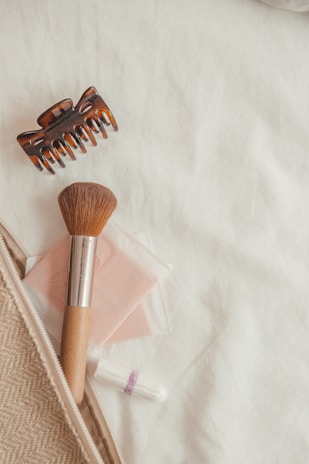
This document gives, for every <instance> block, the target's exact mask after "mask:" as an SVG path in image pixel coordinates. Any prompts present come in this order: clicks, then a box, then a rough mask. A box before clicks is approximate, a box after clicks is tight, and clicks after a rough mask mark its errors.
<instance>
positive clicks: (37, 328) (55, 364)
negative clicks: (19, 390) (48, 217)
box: [0, 234, 124, 464]
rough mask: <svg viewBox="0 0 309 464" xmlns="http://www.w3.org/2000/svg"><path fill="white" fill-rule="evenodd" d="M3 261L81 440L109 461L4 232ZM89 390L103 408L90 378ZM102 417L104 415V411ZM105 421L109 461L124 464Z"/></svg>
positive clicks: (94, 457)
mask: <svg viewBox="0 0 309 464" xmlns="http://www.w3.org/2000/svg"><path fill="white" fill-rule="evenodd" d="M0 264H2V266H3V268H4V270H5V271H6V274H5V278H6V280H8V281H9V283H10V287H11V290H13V292H14V297H15V299H16V302H17V304H18V307H19V309H20V310H21V312H22V314H23V317H24V320H25V323H26V325H27V326H28V330H29V332H30V334H31V336H32V338H33V339H34V341H35V343H36V345H37V348H38V351H39V353H40V356H41V359H42V361H43V363H44V365H45V368H46V370H47V373H48V375H49V377H50V380H51V381H52V382H53V383H54V385H55V386H56V391H57V395H58V397H59V399H60V401H61V403H62V404H64V406H65V409H66V411H67V414H68V416H69V419H70V421H71V424H72V425H73V428H74V429H75V431H76V434H77V436H78V437H79V440H80V442H81V444H82V446H83V448H84V451H85V454H86V455H87V457H88V458H89V459H90V461H91V464H109V462H108V461H106V460H102V457H101V455H100V453H99V451H98V449H97V448H96V446H95V443H94V441H93V439H92V437H91V435H90V433H89V430H88V428H87V426H86V424H85V422H84V421H83V419H82V416H81V414H80V411H79V409H78V407H77V405H76V404H75V402H74V399H73V397H72V395H71V392H70V390H69V387H68V384H67V382H66V380H65V377H64V374H63V372H62V368H61V365H60V362H59V360H58V357H57V355H56V352H55V350H54V347H53V345H52V343H51V341H50V338H49V336H48V333H47V331H46V329H45V327H44V325H43V322H42V321H41V319H40V317H39V315H38V314H37V311H36V309H35V307H34V306H33V304H32V302H31V300H30V299H29V297H28V295H27V293H26V292H25V290H24V287H23V284H22V281H21V279H20V277H19V274H18V271H17V268H16V266H15V264H14V261H13V260H12V257H11V255H10V253H9V251H8V248H7V246H6V242H5V240H4V238H3V236H2V234H0ZM87 390H88V398H89V404H88V408H89V410H90V412H91V409H92V408H93V406H90V401H92V402H94V404H95V407H98V408H99V405H98V403H97V399H96V398H95V394H94V392H93V391H92V389H91V387H90V386H89V382H88V388H87ZM86 395H87V392H86ZM98 411H99V409H98ZM95 414H97V412H95ZM102 417H103V419H104V416H103V414H102ZM104 423H105V425H106V428H105V431H106V433H107V434H108V435H109V436H107V437H104V439H103V442H104V444H105V446H106V448H107V449H108V450H110V451H109V452H110V453H111V452H112V451H114V452H113V453H112V455H113V458H112V460H111V459H109V461H110V462H115V464H116V463H117V464H118V463H119V464H124V461H123V460H122V459H121V458H120V457H119V459H118V461H115V459H114V457H115V456H117V457H118V456H120V455H119V451H118V449H117V448H116V446H115V444H114V443H113V438H112V434H111V432H110V430H109V428H108V426H107V424H106V421H105V420H104ZM103 432H104V429H103ZM109 438H110V439H109ZM110 440H111V441H112V444H113V445H114V446H113V447H111V444H110ZM107 454H108V453H107Z"/></svg>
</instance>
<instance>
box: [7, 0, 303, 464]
mask: <svg viewBox="0 0 309 464" xmlns="http://www.w3.org/2000/svg"><path fill="white" fill-rule="evenodd" d="M0 21H1V28H0V34H1V42H0V50H1V55H0V56H1V72H0V84H1V85H0V102H1V108H0V111H1V138H0V156H1V174H0V176H1V177H0V194H1V195H0V197H1V213H0V215H1V220H2V221H3V222H4V223H5V224H6V225H7V227H8V228H9V229H10V230H11V231H12V232H13V234H14V235H15V236H16V237H17V239H18V240H19V241H20V242H21V243H22V244H23V245H24V247H25V248H26V249H27V251H28V252H29V254H39V253H42V252H45V251H47V250H48V249H49V248H50V247H51V246H52V245H54V244H55V243H56V241H57V240H58V239H59V238H60V237H61V236H62V234H63V233H64V231H65V228H64V224H63V221H62V217H61V216H60V214H59V208H58V205H57V200H56V197H57V195H58V193H59V191H60V190H62V188H63V187H64V186H66V185H67V184H69V183H71V182H74V181H80V180H85V181H95V182H100V183H103V184H105V185H107V186H109V187H110V188H111V189H112V190H113V191H114V192H115V194H116V196H117V197H118V201H119V206H118V210H117V212H116V213H115V219H116V220H117V222H118V223H119V224H120V225H121V226H122V227H124V228H126V229H127V230H128V231H131V232H136V231H138V230H148V231H149V232H150V234H151V237H152V242H153V247H154V250H155V251H156V253H157V254H158V255H159V256H161V258H162V259H164V260H165V261H166V262H167V263H170V264H171V265H172V266H173V270H172V272H171V274H170V275H169V277H168V278H167V279H165V281H164V282H163V291H164V295H165V302H166V306H167V308H168V313H169V318H170V326H171V331H170V333H168V334H165V335H162V336H155V337H148V338H141V339H136V340H131V341H127V342H125V343H122V344H118V345H114V346H111V347H106V352H105V355H106V357H108V358H109V359H111V360H113V361H117V362H121V363H123V364H126V365H127V364H128V365H134V366H137V367H138V369H139V370H141V371H142V372H144V373H146V374H149V375H152V376H154V377H155V378H156V379H158V380H160V381H161V382H162V383H163V384H164V385H165V386H166V388H167V389H168V392H169V396H168V399H167V401H166V402H165V403H163V404H160V403H155V402H151V401H147V400H143V399H141V398H138V397H135V398H134V397H129V396H127V395H124V394H122V393H119V392H117V391H115V390H113V389H112V388H109V387H105V386H102V385H96V388H97V390H98V394H99V396H100V401H101V404H102V407H103V409H104V411H105V413H106V415H107V418H108V420H109V422H110V425H111V427H112V430H113V433H114V435H115V439H116V441H117V443H118V445H119V447H120V449H121V451H122V453H123V455H124V457H125V459H126V462H127V464H142V463H147V464H158V463H167V464H176V463H177V464H180V463H189V462H190V463H198V464H204V463H211V464H241V463H244V464H245V463H246V464H248V463H250V464H268V463H269V464H275V463H280V464H291V463H293V464H307V463H308V461H309V420H308V417H309V415H308V404H309V370H308V363H309V338H308V330H309V309H308V305H309V287H308V272H309V270H308V268H309V240H308V233H309V214H308V211H309V154H308V146H309V135H308V119H309V92H308V72H309V16H308V15H307V14H298V13H292V12H288V11H283V10H279V9H275V8H271V7H269V6H267V5H265V4H263V3H261V2H258V1H255V0H220V1H213V0H193V1H191V2H188V1H186V2H185V1H182V0H178V1H176V0H167V1H159V0H157V1H155V0H148V1H143V0H133V1H132V2H127V1H124V0H119V1H111V0H104V1H103V0H101V1H99V0H89V1H87V2H81V1H73V0H72V1H70V0H47V1H40V0H28V1H27V2H22V1H17V0H12V1H10V2H7V1H1V2H0ZM90 85H94V86H95V87H96V88H97V89H98V91H99V93H100V94H101V95H102V96H103V98H104V99H105V100H106V102H107V103H108V105H109V106H110V108H111V109H112V111H113V113H114V115H115V117H116V119H117V121H118V124H119V132H118V133H113V132H112V131H109V138H108V140H106V141H103V140H100V141H99V146H98V148H96V149H95V148H91V147H90V148H89V150H88V153H87V154H86V155H82V154H78V155H77V158H78V159H77V160H76V161H75V162H70V161H68V162H67V163H66V165H67V167H66V169H61V168H57V169H56V175H55V176H51V175H49V174H48V173H47V172H43V173H39V172H37V171H36V170H35V169H34V167H33V166H32V165H31V163H30V162H29V160H28V159H27V157H26V155H25V154H24V153H23V151H22V150H21V148H20V147H19V146H18V144H17V142H16V136H17V134H18V133H20V132H22V131H26V130H31V129H36V128H37V126H36V118H37V116H38V115H39V114H40V113H41V112H42V111H44V110H45V109H46V108H48V107H49V106H51V105H52V104H54V103H56V102H57V101H60V100H61V99H64V98H66V97H70V98H72V99H73V101H74V102H76V101H77V100H78V99H79V97H80V96H81V94H82V92H83V91H84V90H85V89H86V88H87V87H89V86H90Z"/></svg>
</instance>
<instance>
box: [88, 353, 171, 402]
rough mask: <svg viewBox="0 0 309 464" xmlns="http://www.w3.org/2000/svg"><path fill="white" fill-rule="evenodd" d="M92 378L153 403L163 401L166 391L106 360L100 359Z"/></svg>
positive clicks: (134, 371)
mask: <svg viewBox="0 0 309 464" xmlns="http://www.w3.org/2000/svg"><path fill="white" fill-rule="evenodd" d="M94 378H95V379H97V380H101V381H103V382H105V383H108V384H109V385H111V386H113V387H115V388H117V390H120V391H122V392H124V393H126V394H128V395H139V396H143V397H144V398H148V399H151V400H155V401H162V402H163V401H165V400H166V398H167V391H166V389H165V388H164V387H163V386H162V385H160V384H158V383H156V382H154V381H153V380H152V379H150V378H148V377H147V376H145V375H143V374H139V373H138V372H137V371H136V370H132V369H128V368H126V367H123V366H120V365H119V364H115V363H113V362H111V361H108V360H106V359H100V360H99V362H98V364H97V367H96V370H95V372H94Z"/></svg>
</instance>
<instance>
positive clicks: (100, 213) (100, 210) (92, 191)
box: [58, 182, 117, 237]
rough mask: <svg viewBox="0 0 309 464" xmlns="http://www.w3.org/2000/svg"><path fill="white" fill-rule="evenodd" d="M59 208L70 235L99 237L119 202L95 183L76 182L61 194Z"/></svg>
mask: <svg viewBox="0 0 309 464" xmlns="http://www.w3.org/2000/svg"><path fill="white" fill-rule="evenodd" d="M58 201H59V206H60V209H61V212H62V216H63V219H64V222H65V224H66V226H67V229H68V231H69V233H70V235H86V236H92V237H97V236H98V235H99V234H100V233H101V231H102V229H103V227H104V226H105V224H106V222H107V221H108V219H109V217H110V216H111V214H112V212H113V211H114V209H115V207H116V205H117V200H116V197H115V195H114V194H113V192H112V191H111V190H109V189H108V188H107V187H104V186H103V185H100V184H95V183H93V182H75V183H74V184H71V185H69V186H68V187H66V188H65V189H64V190H62V192H61V193H60V194H59V197H58Z"/></svg>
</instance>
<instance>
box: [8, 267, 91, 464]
mask: <svg viewBox="0 0 309 464" xmlns="http://www.w3.org/2000/svg"><path fill="white" fill-rule="evenodd" d="M0 462H1V463H4V464H11V463H12V464H15V463H25V464H26V463H31V464H32V463H33V464H36V463H37V464H44V463H48V464H52V463H57V464H58V463H65V464H71V463H72V464H79V463H86V462H87V463H89V462H90V461H89V460H88V458H87V456H86V455H85V452H84V451H83V450H82V446H81V444H80V442H79V439H78V437H77V436H76V434H75V433H74V429H73V427H71V425H70V423H69V421H68V418H67V416H66V412H65V410H64V408H63V405H61V402H60V400H59V398H58V395H57V393H56V391H55V387H54V386H53V385H52V382H51V380H50V379H49V378H48V374H47V372H46V369H45V367H44V365H43V362H42V360H41V357H40V354H39V353H38V350H37V347H36V345H35V343H34V341H33V339H32V337H31V336H30V333H29V331H28V329H27V326H26V324H25V321H24V320H23V317H22V316H21V314H20V312H19V310H18V306H17V303H16V301H15V299H14V294H13V291H12V289H10V288H9V285H8V282H7V281H6V279H5V276H4V275H3V272H0Z"/></svg>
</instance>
